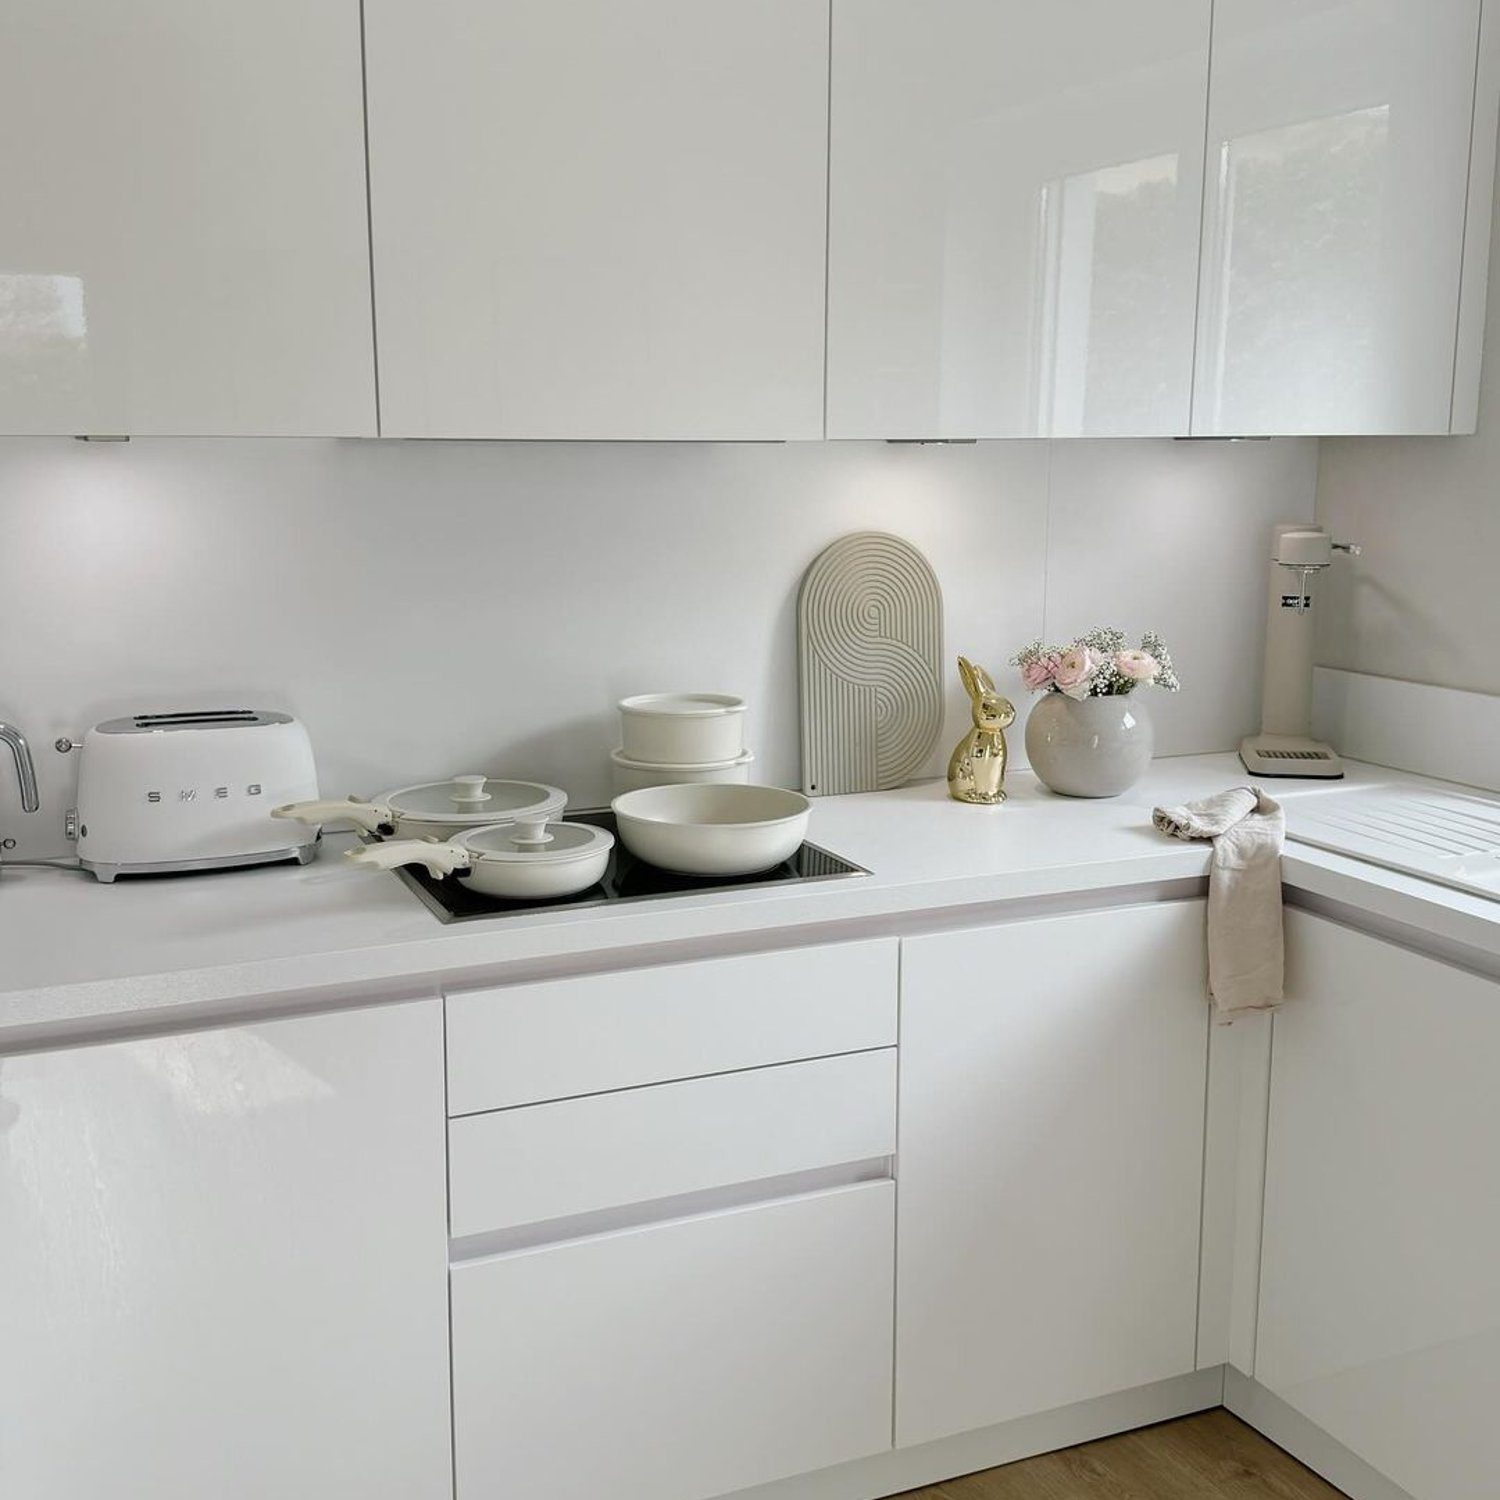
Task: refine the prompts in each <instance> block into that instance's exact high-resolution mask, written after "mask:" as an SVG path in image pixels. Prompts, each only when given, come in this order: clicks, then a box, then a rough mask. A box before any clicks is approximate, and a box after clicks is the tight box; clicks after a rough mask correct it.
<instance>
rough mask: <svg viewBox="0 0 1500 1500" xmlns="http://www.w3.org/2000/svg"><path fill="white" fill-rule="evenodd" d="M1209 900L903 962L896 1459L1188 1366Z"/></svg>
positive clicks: (1051, 923)
mask: <svg viewBox="0 0 1500 1500" xmlns="http://www.w3.org/2000/svg"><path fill="white" fill-rule="evenodd" d="M1203 930H1204V909H1203V904H1202V903H1201V902H1199V901H1188V902H1177V903H1171V904H1166V905H1159V906H1150V907H1135V908H1126V909H1122V910H1116V911H1107V912H1099V913H1087V914H1080V915H1074V916H1066V917H1058V918H1053V919H1049V920H1042V921H1028V922H1018V923H1015V924H1012V925H1008V926H1000V927H992V928H987V929H979V930H975V931H965V932H955V933H944V934H941V935H934V936H930V937H922V938H916V939H913V940H909V941H907V942H905V943H903V945H902V1002H901V1082H900V1145H899V1152H898V1177H899V1181H900V1185H901V1187H900V1214H899V1228H898V1258H897V1264H898V1267H899V1272H898V1286H897V1309H898V1311H897V1360H896V1388H897V1403H896V1441H897V1445H898V1446H905V1445H907V1444H914V1443H921V1442H926V1441H929V1440H932V1439H936V1438H940V1437H945V1436H948V1435H950V1434H954V1433H958V1432H963V1431H967V1430H969V1429H971V1428H978V1427H985V1426H988V1425H991V1424H994V1423H998V1422H1004V1421H1007V1420H1010V1419H1013V1418H1018V1417H1022V1416H1025V1415H1028V1414H1031V1413H1036V1412H1040V1411H1046V1410H1050V1409H1053V1408H1056V1407H1060V1406H1066V1405H1069V1404H1072V1403H1074V1402H1078V1401H1084V1400H1088V1399H1091V1398H1094V1397H1098V1396H1103V1395H1107V1394H1109V1393H1111V1392H1114V1391H1120V1390H1126V1389H1129V1388H1132V1387H1135V1386H1140V1385H1145V1384H1147V1383H1150V1382H1152V1381H1157V1380H1163V1379H1166V1378H1169V1377H1172V1376H1176V1375H1182V1374H1186V1373H1188V1372H1190V1371H1192V1369H1193V1368H1194V1363H1195V1329H1196V1322H1197V1308H1198V1258H1199V1219H1200V1204H1201V1198H1202V1171H1203V1138H1204V1088H1205V1075H1206V1067H1207V1048H1208V1024H1209V1015H1208V1008H1207V1003H1206V1001H1205V998H1204V973H1205V957H1204V949H1203Z"/></svg>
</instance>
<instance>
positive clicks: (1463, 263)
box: [1448, 0, 1493, 434]
mask: <svg viewBox="0 0 1500 1500" xmlns="http://www.w3.org/2000/svg"><path fill="white" fill-rule="evenodd" d="M1491 3H1493V0H1491ZM1484 10H1485V3H1484V0H1480V3H1479V16H1478V19H1477V22H1476V24H1475V27H1474V88H1473V92H1472V93H1471V95H1470V97H1469V170H1468V171H1467V172H1466V173H1465V174H1464V215H1463V223H1462V226H1461V228H1460V230H1459V239H1458V298H1457V306H1456V307H1455V308H1454V313H1453V372H1452V375H1451V377H1450V379H1449V382H1448V432H1449V433H1450V434H1451V433H1452V431H1453V418H1454V415H1455V413H1456V412H1457V411H1458V356H1459V351H1460V349H1461V348H1462V347H1463V331H1464V272H1465V271H1466V270H1467V269H1468V261H1469V213H1470V209H1471V207H1472V205H1473V202H1474V131H1475V127H1476V126H1477V124H1478V121H1479V80H1480V77H1481V74H1482V71H1483V65H1484ZM1486 248H1488V247H1486ZM1481 344H1482V339H1481ZM1480 352H1481V354H1482V353H1483V349H1482V347H1481V351H1480Z"/></svg>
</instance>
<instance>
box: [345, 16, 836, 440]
mask: <svg viewBox="0 0 1500 1500" xmlns="http://www.w3.org/2000/svg"><path fill="white" fill-rule="evenodd" d="M365 23H366V42H367V49H368V51H367V65H368V76H369V109H370V153H371V194H372V197H371V203H372V211H373V225H374V254H375V286H376V321H377V327H378V332H379V346H380V382H381V430H382V432H383V433H384V434H385V435H387V436H396V437H502V438H648V439H651V438H655V439H693V438H697V439H715V438H722V439H735V438H744V439H778V438H817V437H821V436H822V432H823V424H822V402H823V321H824V319H823V302H824V298H823V290H824V272H825V230H826V222H825V221H826V165H827V109H828V98H827V93H828V8H827V5H826V4H820V3H816V0H755V3H753V4H747V3H745V0H630V3H629V4H622V3H620V0H498V3H497V0H430V3H426V4H421V5H416V4H412V3H411V0H366V4H365Z"/></svg>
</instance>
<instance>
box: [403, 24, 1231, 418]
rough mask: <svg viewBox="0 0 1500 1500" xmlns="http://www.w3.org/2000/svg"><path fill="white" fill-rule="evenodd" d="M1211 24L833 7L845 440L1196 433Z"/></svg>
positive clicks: (836, 321) (835, 406)
mask: <svg viewBox="0 0 1500 1500" xmlns="http://www.w3.org/2000/svg"><path fill="white" fill-rule="evenodd" d="M1210 9H1211V7H1210V5H1209V3H1208V0H1133V3H1131V4H1129V5H1121V4H1119V3H1118V0H1053V3H1049V4H1041V5H1039V4H1037V3H1035V0H834V18H833V69H832V77H833V94H832V128H831V142H832V160H831V170H830V203H829V209H830V246H829V327H828V436H829V437H841V438H842V437H960V438H963V437H969V438H972V437H1032V436H1047V435H1057V436H1081V435H1089V436H1092V435H1099V436H1106V435H1131V434H1177V433H1185V432H1186V431H1187V429H1188V421H1189V405H1190V398H1191V387H1192V367H1193V317H1194V304H1195V300H1196V295H1197V276H1198V241H1199V231H1200V210H1201V201H1202V182H1203V122H1204V112H1205V109H1206V101H1207V90H1208V50H1209V17H1210ZM378 264H379V262H378V257H377V266H378Z"/></svg>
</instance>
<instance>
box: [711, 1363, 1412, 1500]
mask: <svg viewBox="0 0 1500 1500" xmlns="http://www.w3.org/2000/svg"><path fill="white" fill-rule="evenodd" d="M1223 1396H1224V1367H1223V1366H1222V1365H1216V1366H1214V1367H1213V1368H1212V1369H1208V1370H1198V1371H1196V1372H1194V1373H1193V1374H1191V1375H1180V1376H1178V1377H1177V1378H1176V1379H1174V1380H1162V1381H1158V1382H1157V1383H1156V1384H1154V1385H1143V1386H1137V1387H1136V1389H1134V1390H1130V1391H1120V1392H1118V1393H1117V1394H1115V1395H1112V1396H1101V1397H1100V1398H1099V1399H1098V1400H1096V1401H1080V1402H1079V1403H1078V1404H1077V1405H1075V1406H1063V1407H1059V1408H1058V1409H1057V1410H1055V1411H1047V1412H1041V1413H1039V1414H1038V1415H1037V1416H1034V1417H1021V1418H1019V1419H1018V1420H1016V1421H1014V1422H1002V1423H1000V1425H999V1426H997V1427H983V1428H980V1429H979V1430H978V1431H976V1432H964V1433H960V1434H959V1435H958V1436H957V1437H951V1438H943V1439H941V1440H940V1441H938V1442H935V1443H923V1444H921V1445H920V1446H919V1447H915V1448H901V1449H896V1450H893V1451H891V1452H889V1453H877V1454H875V1455H874V1456H873V1457H871V1458H861V1459H856V1460H855V1461H854V1462H853V1463H847V1464H837V1465H835V1466H834V1467H833V1468H831V1469H819V1470H818V1471H817V1473H815V1474H802V1475H799V1476H798V1477H797V1478H795V1479H785V1480H782V1481H780V1482H779V1483H777V1484H764V1485H757V1486H756V1488H754V1489H751V1490H740V1491H739V1492H738V1493H737V1494H736V1495H735V1496H734V1500H878V1497H880V1496H884V1495H896V1494H899V1493H900V1492H901V1491H903V1490H913V1489H917V1488H918V1487H920V1486H921V1485H924V1484H936V1483H938V1482H939V1481H941V1480H944V1479H954V1478H957V1477H958V1476H959V1475H960V1474H973V1473H975V1472H977V1471H978V1470H980V1469H993V1468H997V1467H998V1466H999V1465H1001V1464H1011V1463H1015V1462H1017V1460H1019V1459H1023V1458H1035V1457H1036V1455H1037V1454H1039V1453H1052V1452H1054V1451H1055V1450H1056V1449H1058V1448H1071V1447H1073V1446H1074V1444H1076V1443H1087V1442H1090V1441H1092V1440H1093V1439H1095V1438H1102V1437H1109V1436H1111V1435H1112V1434H1114V1433H1116V1432H1128V1431H1130V1430H1131V1429H1132V1428H1135V1427H1149V1426H1150V1425H1151V1424H1152V1423H1153V1422H1166V1421H1170V1420H1171V1419H1172V1418H1173V1417H1185V1416H1187V1415H1189V1414H1190V1413H1192V1412H1195V1411H1207V1410H1209V1409H1211V1408H1213V1407H1216V1406H1220V1405H1222V1404H1223ZM1377 1500H1388V1497H1385V1496H1380V1497H1377Z"/></svg>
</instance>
